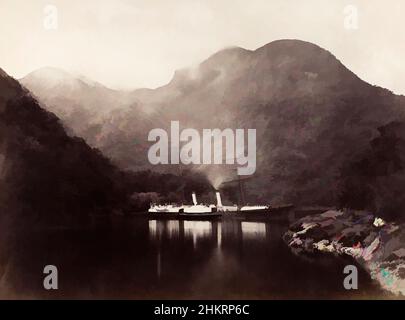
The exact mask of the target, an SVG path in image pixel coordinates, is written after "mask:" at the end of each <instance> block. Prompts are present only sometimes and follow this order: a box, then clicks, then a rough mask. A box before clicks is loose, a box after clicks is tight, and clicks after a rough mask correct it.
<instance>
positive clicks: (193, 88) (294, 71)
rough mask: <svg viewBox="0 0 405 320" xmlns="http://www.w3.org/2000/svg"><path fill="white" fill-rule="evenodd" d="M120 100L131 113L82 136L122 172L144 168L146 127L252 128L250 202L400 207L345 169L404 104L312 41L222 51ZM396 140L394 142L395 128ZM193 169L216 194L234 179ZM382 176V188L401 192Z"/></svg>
mask: <svg viewBox="0 0 405 320" xmlns="http://www.w3.org/2000/svg"><path fill="white" fill-rule="evenodd" d="M39 98H40V99H41V97H40V96H39ZM129 99H130V100H131V101H132V102H131V103H130V104H131V105H132V108H118V109H116V110H114V111H113V112H112V113H110V115H108V116H107V117H106V118H105V119H104V120H103V121H101V122H100V123H98V125H97V128H96V129H95V128H93V130H90V131H88V134H87V135H86V134H84V135H82V136H83V137H84V138H85V139H86V140H89V141H92V143H94V144H95V145H96V146H98V147H99V148H100V149H101V150H102V151H103V153H105V154H106V155H108V156H110V157H111V158H112V159H113V161H114V162H115V163H117V164H118V165H119V166H120V167H122V168H126V169H132V170H139V168H145V167H150V165H149V164H148V160H147V158H146V155H147V150H148V148H149V146H150V145H151V143H148V142H147V134H148V132H149V130H150V129H152V128H154V127H159V128H163V129H166V130H168V128H169V126H170V120H177V121H180V125H181V127H182V128H189V127H190V128H195V129H203V128H222V129H224V128H232V129H236V128H246V129H247V128H255V129H256V130H257V157H258V160H257V161H258V163H257V171H256V174H255V176H254V179H252V180H250V181H249V182H248V183H247V189H248V192H249V194H248V199H249V200H250V201H260V202H268V201H270V202H272V203H282V202H292V203H295V204H297V205H312V204H320V205H337V206H356V207H358V206H360V207H363V208H369V209H372V210H377V211H381V212H382V213H384V212H385V211H386V210H388V211H390V212H392V211H395V210H397V211H398V210H399V209H398V208H401V207H402V204H401V203H396V204H395V201H394V200H395V199H394V200H392V199H391V200H392V201H394V202H389V203H388V202H387V201H388V200H387V201H385V200H381V199H380V198H379V195H378V193H379V192H381V188H378V187H377V185H376V181H377V180H379V179H377V178H378V177H379V176H378V175H379V174H380V173H379V171H376V172H375V171H373V170H371V169H370V170H371V171H369V172H367V174H368V175H369V176H370V177H374V178H370V179H360V177H357V178H356V177H354V178H353V167H356V163H357V162H358V161H362V160H361V159H369V158H370V157H372V158H373V157H374V155H373V154H374V153H375V152H377V151H376V150H375V146H374V144H375V143H376V142H375V141H381V139H382V140H384V139H386V137H385V136H384V135H383V132H386V131H387V130H385V129H384V128H389V127H391V126H392V125H393V124H395V123H399V125H398V126H399V127H400V124H401V123H402V122H403V121H404V116H405V114H404V113H405V98H404V97H403V96H397V95H394V94H393V93H392V92H390V91H389V90H386V89H383V88H379V87H376V86H372V85H370V84H368V83H366V82H365V81H363V80H361V79H360V78H359V77H357V76H356V75H355V74H354V73H353V72H351V71H350V70H348V69H347V68H346V67H345V66H344V65H343V64H342V63H341V62H340V61H339V60H338V59H337V58H336V57H335V56H334V55H333V54H331V53H330V52H328V51H327V50H324V49H323V48H321V47H319V46H317V45H315V44H312V43H308V42H304V41H299V40H279V41H274V42H271V43H269V44H267V45H265V46H263V47H261V48H258V49H256V50H253V51H251V50H246V49H243V48H238V47H233V48H228V49H225V50H222V51H220V52H218V53H216V54H214V55H212V56H211V57H209V58H208V59H207V60H205V61H203V62H202V63H201V64H200V65H198V66H197V67H194V68H189V69H184V70H179V71H177V72H176V73H175V75H174V77H173V79H172V80H171V81H170V82H169V83H168V84H167V85H165V86H163V87H160V88H157V89H154V90H152V89H142V90H135V91H133V92H132V93H131V95H130V97H129ZM41 100H42V99H41ZM65 122H66V123H67V124H68V125H69V123H70V122H69V121H68V120H66V119H65ZM391 131H392V130H391ZM391 131H390V132H391ZM394 131H395V130H394ZM95 134H96V136H97V139H96V140H94V135H95ZM395 135H396V137H397V138H396V139H398V141H400V140H401V139H402V138H403V137H402V131H401V130H396V131H395ZM395 141H397V140H395ZM397 151H398V150H397V146H396V145H395V146H394V147H393V150H391V151H390V152H391V154H396V153H398V154H397V156H398V157H399V158H400V159H401V161H400V162H401V165H402V159H405V158H402V153H401V151H398V152H397ZM379 152H380V151H379ZM377 159H378V158H377ZM377 162H378V161H377ZM385 165H387V166H391V164H387V163H385ZM376 167H378V165H374V167H373V168H376ZM401 168H402V167H401ZM156 169H158V170H169V171H170V170H175V169H174V167H173V166H162V167H161V168H156ZM194 169H195V170H199V171H201V172H204V173H205V174H206V175H207V176H208V177H209V179H210V180H211V182H212V184H213V185H214V187H216V188H217V187H220V186H221V182H223V181H226V180H228V179H231V178H232V175H233V171H232V170H231V169H232V168H230V167H229V166H225V165H223V166H215V167H213V166H198V167H194ZM176 170H178V169H176ZM401 170H402V169H398V168H397V171H396V173H392V172H391V171H389V172H390V174H391V175H392V174H394V175H397V174H402V171H401ZM381 172H385V173H387V172H388V171H384V170H383V171H381ZM354 176H355V175H354ZM385 177H386V178H387V179H386V180H387V181H386V182H387V185H386V187H387V188H388V189H389V188H390V187H391V186H392V187H393V186H394V185H395V188H399V187H401V186H403V185H402V184H401V183H400V182H398V181H396V182H395V183H393V184H392V185H391V184H390V181H391V180H390V179H393V177H392V176H391V178H388V177H387V176H385ZM353 179H354V180H355V182H356V183H354V184H353V181H352V180H353ZM349 181H352V182H350V183H349ZM360 181H362V182H363V184H362V183H360V184H362V185H361V186H360V185H359V182H360ZM398 183H399V184H398ZM351 185H357V187H358V188H360V189H364V190H363V191H361V192H360V193H364V194H368V196H367V197H368V198H367V201H366V202H367V203H365V202H363V204H361V205H360V204H359V203H356V201H354V200H353V199H350V197H348V196H347V194H350V186H351ZM348 188H349V190H348ZM365 189H367V190H369V191H370V190H372V191H370V192H366V191H365ZM235 194H236V193H235V192H234V195H235ZM232 200H236V198H235V196H234V197H233V199H232ZM391 200H390V201H391ZM388 207H389V208H390V209H387V208H388Z"/></svg>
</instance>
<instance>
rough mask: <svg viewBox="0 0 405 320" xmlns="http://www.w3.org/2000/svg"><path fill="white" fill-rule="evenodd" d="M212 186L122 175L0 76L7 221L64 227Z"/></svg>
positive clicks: (1, 182) (2, 216)
mask: <svg viewBox="0 0 405 320" xmlns="http://www.w3.org/2000/svg"><path fill="white" fill-rule="evenodd" d="M207 186H208V184H207V183H206V181H205V180H204V178H201V177H200V176H196V175H193V176H191V175H187V174H185V175H183V176H182V177H177V176H172V175H158V174H154V173H152V172H149V171H146V172H145V171H143V172H137V173H130V172H124V171H122V170H120V169H118V168H117V167H116V166H114V165H113V164H112V163H111V161H110V160H109V159H108V158H106V157H105V156H103V155H102V154H101V153H100V151H98V150H97V149H95V148H92V147H90V146H89V145H88V144H87V143H86V142H85V141H84V140H83V139H82V138H78V137H70V136H69V135H68V134H67V133H66V131H65V129H64V128H63V126H62V124H61V122H60V120H59V119H58V118H57V117H56V116H55V115H54V114H53V113H51V112H49V111H46V110H44V109H43V108H42V107H41V106H40V105H39V103H38V102H37V101H36V100H35V98H34V97H33V96H32V95H31V93H30V92H29V91H28V90H27V89H25V88H24V87H22V86H21V85H20V84H19V82H17V81H16V80H14V79H13V78H11V77H9V76H8V75H7V74H6V73H5V72H4V71H3V70H1V69H0V190H1V193H0V220H1V221H11V222H13V221H14V222H16V223H18V225H22V224H24V223H28V224H29V223H31V222H38V223H46V224H52V223H58V224H62V225H63V224H66V223H70V222H71V221H73V222H74V221H76V219H78V220H85V219H87V218H89V217H90V216H91V215H95V214H111V213H114V212H133V211H137V210H145V208H146V207H147V206H148V205H149V201H150V199H151V197H152V198H153V197H154V198H157V197H165V196H167V197H168V199H171V198H173V195H171V194H170V192H172V191H176V190H177V189H178V188H180V189H184V190H185V191H186V192H190V190H191V189H197V190H200V192H205V191H206V190H207ZM152 191H153V192H154V193H151V192H152ZM163 199H165V198H163ZM0 225H2V224H1V223H0ZM2 226H3V225H2Z"/></svg>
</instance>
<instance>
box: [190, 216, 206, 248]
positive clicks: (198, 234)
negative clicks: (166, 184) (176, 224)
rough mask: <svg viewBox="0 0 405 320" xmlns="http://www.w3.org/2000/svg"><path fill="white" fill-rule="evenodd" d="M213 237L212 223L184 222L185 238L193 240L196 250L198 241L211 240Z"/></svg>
mask: <svg viewBox="0 0 405 320" xmlns="http://www.w3.org/2000/svg"><path fill="white" fill-rule="evenodd" d="M211 235H212V222H211V221H184V236H185V237H186V238H188V237H190V238H192V239H193V245H194V248H196V247H197V241H198V240H199V239H202V238H209V237H211Z"/></svg>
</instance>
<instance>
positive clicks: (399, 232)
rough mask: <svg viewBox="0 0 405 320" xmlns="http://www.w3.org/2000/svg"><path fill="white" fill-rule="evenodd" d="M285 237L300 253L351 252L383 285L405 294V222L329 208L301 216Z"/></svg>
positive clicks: (363, 212)
mask: <svg viewBox="0 0 405 320" xmlns="http://www.w3.org/2000/svg"><path fill="white" fill-rule="evenodd" d="M283 239H284V241H285V242H286V243H287V244H288V245H289V246H290V247H291V248H292V249H293V251H294V252H295V253H297V254H302V253H305V252H306V253H312V252H315V251H319V252H325V253H334V254H338V255H349V256H351V257H353V258H354V259H356V261H357V262H358V263H359V264H360V265H361V266H363V267H364V268H365V270H367V271H368V272H369V273H370V275H371V277H372V278H373V279H375V280H376V281H377V282H378V283H379V284H380V286H381V287H382V288H384V289H385V290H388V291H390V292H392V293H395V294H403V295H405V225H397V224H395V223H387V222H386V221H384V220H383V219H381V218H379V217H375V216H374V215H372V214H370V213H369V212H365V211H352V210H346V211H337V210H329V211H326V212H324V213H322V214H319V215H311V216H307V217H303V218H301V219H299V220H298V221H296V222H295V223H293V224H292V225H291V227H290V228H289V230H288V231H287V232H286V233H285V234H284V236H283Z"/></svg>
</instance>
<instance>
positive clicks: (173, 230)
mask: <svg viewBox="0 0 405 320" xmlns="http://www.w3.org/2000/svg"><path fill="white" fill-rule="evenodd" d="M167 232H168V235H169V238H173V237H178V236H179V234H180V223H179V220H169V221H167Z"/></svg>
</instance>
